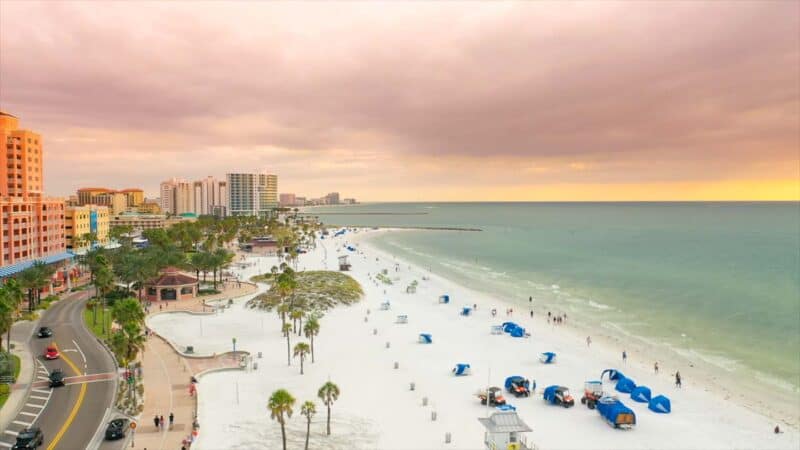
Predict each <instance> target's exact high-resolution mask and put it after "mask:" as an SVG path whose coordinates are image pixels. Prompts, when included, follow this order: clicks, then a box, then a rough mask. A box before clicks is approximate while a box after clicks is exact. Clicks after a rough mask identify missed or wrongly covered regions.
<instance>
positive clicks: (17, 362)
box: [0, 355, 21, 408]
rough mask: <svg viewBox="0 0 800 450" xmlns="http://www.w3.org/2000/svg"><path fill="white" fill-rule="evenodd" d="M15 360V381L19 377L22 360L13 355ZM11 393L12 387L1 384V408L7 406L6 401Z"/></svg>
mask: <svg viewBox="0 0 800 450" xmlns="http://www.w3.org/2000/svg"><path fill="white" fill-rule="evenodd" d="M11 357H12V358H14V379H17V378H18V377H19V370H20V363H21V361H20V359H19V356H17V355H11ZM10 392H11V387H10V386H9V385H7V384H0V408H2V407H3V405H5V404H6V400H8V395H9V393H10Z"/></svg>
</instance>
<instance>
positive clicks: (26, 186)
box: [0, 111, 71, 278]
mask: <svg viewBox="0 0 800 450" xmlns="http://www.w3.org/2000/svg"><path fill="white" fill-rule="evenodd" d="M0 145H2V149H3V151H4V154H5V161H4V163H3V164H0V211H2V216H3V223H2V226H0V245H2V251H0V278H2V277H6V276H9V275H13V274H14V273H17V272H19V271H21V270H24V269H25V268H27V267H28V266H30V265H31V264H33V262H34V261H37V260H40V261H43V262H45V263H54V262H58V261H61V260H64V259H69V258H71V255H70V254H69V253H67V251H66V244H65V239H64V201H63V200H61V199H56V198H48V197H45V196H44V193H43V191H44V177H43V171H42V167H43V165H44V151H43V145H42V137H41V136H40V135H39V134H38V133H36V132H33V131H30V130H25V129H22V128H20V126H19V119H18V118H17V117H15V116H12V115H11V114H7V113H4V112H2V111H0Z"/></svg>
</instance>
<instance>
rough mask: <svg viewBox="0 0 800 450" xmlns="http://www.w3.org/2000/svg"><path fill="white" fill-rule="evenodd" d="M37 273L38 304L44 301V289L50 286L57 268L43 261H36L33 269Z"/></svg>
mask: <svg viewBox="0 0 800 450" xmlns="http://www.w3.org/2000/svg"><path fill="white" fill-rule="evenodd" d="M31 268H32V269H34V273H36V278H35V280H36V304H37V305H38V304H39V302H41V300H42V289H44V288H46V287H48V286H50V283H51V282H52V279H51V278H52V276H53V274H54V273H56V268H55V267H53V266H50V265H47V264H45V263H44V262H43V261H36V262H34V263H33V266H32V267H31Z"/></svg>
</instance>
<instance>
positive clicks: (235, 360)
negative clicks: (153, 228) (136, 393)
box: [135, 283, 256, 450]
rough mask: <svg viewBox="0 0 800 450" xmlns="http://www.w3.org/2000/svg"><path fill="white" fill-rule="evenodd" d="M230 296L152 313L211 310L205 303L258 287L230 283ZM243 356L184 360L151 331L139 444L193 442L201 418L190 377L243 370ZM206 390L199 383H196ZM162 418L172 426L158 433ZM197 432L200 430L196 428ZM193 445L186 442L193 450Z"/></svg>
mask: <svg viewBox="0 0 800 450" xmlns="http://www.w3.org/2000/svg"><path fill="white" fill-rule="evenodd" d="M226 288H227V289H226V290H225V292H223V293H222V294H219V295H215V296H209V297H203V298H202V299H199V300H200V301H196V300H184V301H179V302H176V301H171V302H169V303H168V304H163V303H165V302H162V305H161V306H162V307H161V309H159V308H158V303H154V304H153V306H151V308H150V314H158V313H159V312H164V311H189V312H203V311H204V310H205V311H207V312H209V313H210V312H211V307H209V306H205V305H204V303H205V302H209V301H214V300H215V299H217V300H219V299H229V298H237V297H241V296H243V295H247V294H251V293H253V292H255V291H256V287H255V286H254V285H252V284H249V283H241V286H239V285H238V284H237V283H230V284H229V285H228V286H226ZM245 354H246V353H244V352H237V353H236V354H232V353H224V354H220V355H216V356H214V357H184V356H182V355H181V354H179V353H178V352H177V351H176V350H175V349H174V348H173V347H172V346H171V345H170V344H169V343H168V342H167V341H166V340H165V339H163V338H161V337H160V336H158V335H156V334H154V333H151V334H150V336H149V337H148V338H147V341H146V343H145V347H144V352H143V353H142V354H141V357H140V361H141V363H142V377H143V381H144V389H145V394H144V410H143V412H142V415H141V419H140V421H139V424H138V425H139V426H138V428H137V429H136V435H135V445H136V447H137V448H147V449H148V450H172V449H175V450H177V449H180V448H181V446H182V445H184V443H186V442H191V436H192V431H193V423H194V422H195V417H196V414H197V397H196V396H193V395H191V394H190V392H189V387H190V385H191V377H192V376H197V375H198V374H201V373H203V372H207V371H210V370H212V371H213V370H221V369H222V370H224V369H235V368H238V367H239V359H240V357H241V356H242V355H245ZM197 388H198V390H201V387H200V385H199V384H198V385H197ZM170 413H173V414H174V415H175V421H174V423H173V425H172V427H170V426H169V414H170ZM156 415H158V416H159V417H160V416H164V419H166V421H167V424H166V425H165V426H164V428H163V429H157V428H156V426H155V423H154V421H153V419H154V417H155V416H156ZM197 431H198V433H199V432H200V429H198V430H197ZM189 447H190V444H189V443H187V444H186V448H189Z"/></svg>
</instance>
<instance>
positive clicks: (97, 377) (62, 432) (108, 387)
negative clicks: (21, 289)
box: [0, 291, 124, 450]
mask: <svg viewBox="0 0 800 450" xmlns="http://www.w3.org/2000/svg"><path fill="white" fill-rule="evenodd" d="M88 297H89V292H87V291H82V292H76V293H73V294H71V295H70V296H68V297H67V298H65V299H63V300H61V301H59V302H57V303H55V304H54V305H52V306H51V307H50V308H49V309H48V310H47V311H45V312H44V314H42V318H41V320H40V321H39V326H47V327H50V328H52V329H53V333H54V335H53V337H52V338H43V339H39V338H37V337H36V336H35V334H34V335H32V336H31V340H30V348H31V352H32V353H33V354H34V355H36V357H37V368H36V374H35V375H34V383H33V386H32V389H31V391H30V394H29V396H28V399H27V401H26V406H25V407H24V408H23V409H22V411H21V412H20V414H19V415H18V416H17V419H16V420H15V422H13V423H12V425H11V426H9V431H11V433H8V432H4V433H3V434H2V435H0V447H5V445H3V443H4V442H5V443H12V442H13V441H14V435H13V433H14V432H15V431H19V430H20V429H22V428H24V426H25V425H24V424H26V423H33V424H34V425H35V426H37V427H39V428H40V429H41V430H42V432H43V433H44V444H43V445H42V447H41V448H42V449H46V450H54V449H64V450H78V449H86V448H88V447H89V446H90V443H91V442H92V439H93V438H94V436H95V434H96V433H97V431H98V428H100V427H101V426H102V427H103V428H104V427H105V424H104V423H103V420H104V418H105V415H106V411H107V410H108V408H110V407H111V405H112V402H113V400H114V378H115V375H114V374H115V373H116V366H115V364H114V361H113V359H112V358H111V356H110V355H109V354H108V353H107V352H106V350H105V349H104V348H103V347H102V345H101V344H100V343H98V342H97V340H96V339H95V337H94V335H92V334H91V332H90V331H88V330H86V328H85V327H84V326H83V324H82V321H83V317H82V314H83V310H84V308H85V304H86V301H87V299H88ZM37 330H38V328H37ZM33 332H34V333H35V332H36V330H33ZM50 343H55V344H56V345H57V346H58V348H59V351H60V353H61V358H59V359H56V360H54V361H45V360H44V358H43V357H42V355H44V352H45V349H46V347H47V345H48V344H50ZM54 369H61V370H63V371H64V374H65V376H66V377H67V380H66V381H67V385H66V386H63V387H57V388H54V389H50V388H49V386H48V384H47V381H46V377H47V373H48V372H51V371H53V370H54ZM101 374H104V375H101ZM72 377H74V378H72ZM95 444H96V443H95ZM123 445H124V442H123V441H119V442H117V443H116V445H111V446H109V445H108V444H104V445H103V448H104V449H106V448H108V449H115V448H123Z"/></svg>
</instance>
